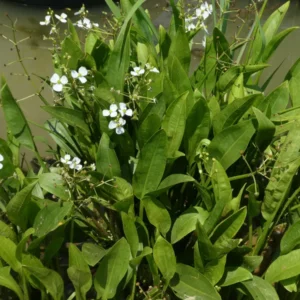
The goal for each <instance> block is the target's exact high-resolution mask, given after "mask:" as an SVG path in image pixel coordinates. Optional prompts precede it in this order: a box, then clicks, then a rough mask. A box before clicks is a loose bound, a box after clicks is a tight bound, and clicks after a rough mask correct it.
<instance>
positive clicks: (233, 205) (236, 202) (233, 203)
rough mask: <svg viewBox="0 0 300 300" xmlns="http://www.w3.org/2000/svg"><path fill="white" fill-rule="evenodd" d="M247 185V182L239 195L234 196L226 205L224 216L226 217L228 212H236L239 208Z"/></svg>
mask: <svg viewBox="0 0 300 300" xmlns="http://www.w3.org/2000/svg"><path fill="white" fill-rule="evenodd" d="M245 186H246V183H245V184H244V185H243V187H242V188H241V190H240V191H239V193H238V195H237V196H236V197H234V198H232V200H230V201H229V202H228V203H227V204H226V205H225V207H224V210H223V214H222V216H224V217H226V216H227V215H228V214H230V213H234V212H236V211H238V210H239V208H240V203H241V200H242V195H243V192H244V189H245Z"/></svg>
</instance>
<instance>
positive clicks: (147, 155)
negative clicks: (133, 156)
mask: <svg viewBox="0 0 300 300" xmlns="http://www.w3.org/2000/svg"><path fill="white" fill-rule="evenodd" d="M166 145H167V137H166V134H165V132H164V131H163V130H160V131H158V132H157V133H156V134H155V135H153V136H152V137H151V138H150V140H149V141H148V142H147V143H146V144H145V146H144V147H143V149H142V150H141V152H140V156H139V161H138V164H137V167H136V171H135V173H134V177H133V184H132V185H133V191H134V194H135V195H136V196H137V197H138V198H139V199H142V198H143V197H144V196H145V195H146V194H147V193H149V192H153V191H155V190H156V189H157V187H158V185H159V183H160V181H161V178H162V176H163V173H164V170H165V166H166V161H167V158H166V150H165V149H166Z"/></svg>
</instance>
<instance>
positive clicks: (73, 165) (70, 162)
mask: <svg viewBox="0 0 300 300" xmlns="http://www.w3.org/2000/svg"><path fill="white" fill-rule="evenodd" d="M60 161H61V162H62V163H63V164H65V165H67V166H69V168H70V169H74V170H77V171H80V170H81V169H82V165H81V164H80V162H81V160H80V158H78V157H74V158H73V159H71V155H70V154H66V155H65V156H64V157H61V159H60Z"/></svg>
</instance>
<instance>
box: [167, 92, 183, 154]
mask: <svg viewBox="0 0 300 300" xmlns="http://www.w3.org/2000/svg"><path fill="white" fill-rule="evenodd" d="M187 96H188V93H185V94H183V95H181V96H180V97H179V98H177V99H176V100H174V101H173V102H172V103H171V104H170V106H169V107H168V109H167V111H166V115H165V118H164V120H163V122H162V125H161V127H162V129H164V130H165V132H166V134H167V137H168V150H167V157H170V158H171V157H173V156H174V154H175V152H176V151H177V150H178V149H179V147H180V144H181V141H182V138H183V134H184V130H185V120H186V112H185V108H186V99H187Z"/></svg>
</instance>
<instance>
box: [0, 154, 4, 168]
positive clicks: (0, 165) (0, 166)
mask: <svg viewBox="0 0 300 300" xmlns="http://www.w3.org/2000/svg"><path fill="white" fill-rule="evenodd" d="M2 161H4V157H3V155H2V154H0V170H1V169H2V168H3V164H2V163H1V162H2Z"/></svg>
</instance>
